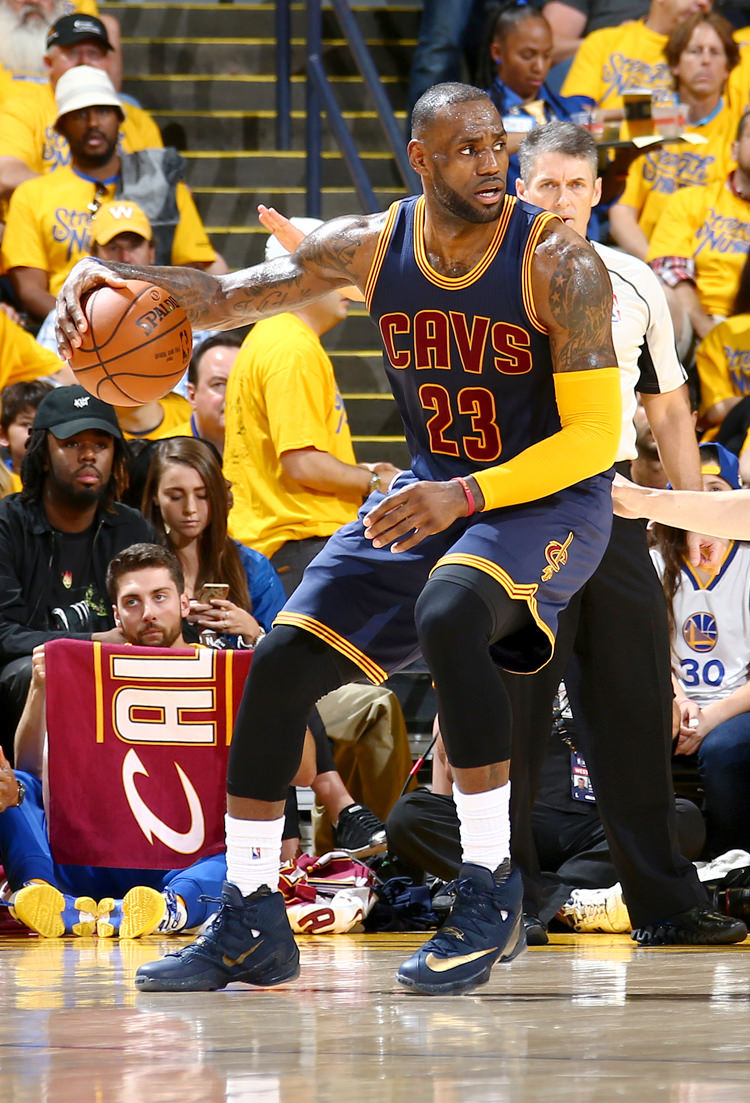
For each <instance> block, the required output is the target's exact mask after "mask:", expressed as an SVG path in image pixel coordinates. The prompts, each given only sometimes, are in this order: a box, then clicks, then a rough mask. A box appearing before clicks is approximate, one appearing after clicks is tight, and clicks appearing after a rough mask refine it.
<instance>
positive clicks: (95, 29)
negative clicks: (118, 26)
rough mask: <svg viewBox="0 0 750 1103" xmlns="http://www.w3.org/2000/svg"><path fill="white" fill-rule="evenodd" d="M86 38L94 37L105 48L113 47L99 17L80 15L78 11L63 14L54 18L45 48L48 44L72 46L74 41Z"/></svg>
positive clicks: (81, 40)
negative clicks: (71, 13)
mask: <svg viewBox="0 0 750 1103" xmlns="http://www.w3.org/2000/svg"><path fill="white" fill-rule="evenodd" d="M87 38H96V39H98V40H99V41H100V42H101V43H102V45H103V46H104V47H106V49H108V50H113V49H114V46H113V45H112V43H111V42H110V41H109V35H108V34H107V28H106V27H105V26H104V24H103V23H102V21H101V19H97V18H96V16H95V15H81V13H80V12H74V14H73V15H63V16H61V17H60V18H59V19H56V20H55V22H54V23H53V24H52V26H51V27H50V29H49V31H48V32H47V49H48V50H49V48H50V46H74V45H75V44H76V42H83V41H84V40H85V39H87Z"/></svg>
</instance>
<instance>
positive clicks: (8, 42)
mask: <svg viewBox="0 0 750 1103" xmlns="http://www.w3.org/2000/svg"><path fill="white" fill-rule="evenodd" d="M86 6H87V5H86V3H85V2H84V3H82V4H80V5H79V4H75V5H74V4H72V3H71V2H70V0H0V103H2V102H3V101H5V100H6V99H8V98H10V97H12V96H17V95H22V94H23V93H24V88H25V89H26V90H28V88H29V86H30V85H33V84H34V83H41V84H46V83H47V68H46V66H47V62H46V60H45V49H48V47H49V39H48V37H47V33H48V31H49V29H50V26H51V25H53V24H54V25H56V23H57V22H59V21H60V19H65V18H68V17H69V18H82V19H87V20H88V19H93V20H94V22H95V23H98V24H99V25H100V27H101V28H102V31H103V33H104V35H105V36H106V37H107V45H108V49H111V51H112V53H111V56H110V57H109V59H108V63H107V67H106V68H107V72H108V73H109V75H110V77H111V78H112V81H113V83H114V84H115V85H116V87H117V88H119V87H120V85H121V83H122V48H121V45H120V24H119V23H118V22H117V20H116V19H115V18H113V16H111V15H102V16H101V17H100V18H99V19H97V18H96V17H95V16H93V15H88V14H86V15H84V13H83V12H82V11H78V12H75V13H74V14H73V15H72V16H71V14H70V13H71V10H72V9H73V8H74V7H82V8H83V7H86ZM90 10H92V11H96V6H95V5H90Z"/></svg>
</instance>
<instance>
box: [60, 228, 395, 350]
mask: <svg viewBox="0 0 750 1103" xmlns="http://www.w3.org/2000/svg"><path fill="white" fill-rule="evenodd" d="M385 217H386V216H385V215H384V214H377V215H368V216H354V217H346V218H337V219H334V220H333V221H332V222H328V223H326V224H325V225H323V226H321V227H320V228H319V229H318V230H315V231H313V233H312V234H309V235H308V236H307V237H306V238H305V239H304V241H302V242H301V243H300V246H299V247H298V249H297V250H296V252H295V253H294V254H292V255H291V256H286V257H281V258H279V259H278V260H273V261H269V262H266V263H264V264H258V265H256V266H255V267H253V268H246V269H243V270H242V271H240V272H232V273H229V274H228V275H226V276H210V275H208V274H207V273H206V272H202V271H200V270H198V269H195V268H158V267H156V268H149V267H138V266H136V265H130V264H116V263H111V262H103V261H100V260H95V259H93V258H87V259H86V260H83V261H80V262H79V263H78V264H77V265H76V266H75V268H73V270H72V271H71V273H70V275H69V276H68V278H67V279H66V281H65V284H64V285H63V287H62V290H61V291H60V294H59V296H58V302H57V334H58V342H59V345H60V351H61V354H62V355H63V356H66V357H68V356H69V355H70V351H71V348H72V347H73V346H75V345H78V344H80V342H81V335H82V334H83V333H84V332H85V331H86V329H87V324H86V319H85V317H84V315H83V311H82V310H81V298H82V297H83V296H84V295H85V294H86V292H88V291H91V290H92V289H93V288H95V287H101V286H102V285H105V284H106V285H109V286H112V287H121V286H122V284H123V281H124V280H129V279H141V280H149V281H150V282H151V283H155V284H158V285H159V286H160V287H163V288H164V289H165V290H167V291H169V292H170V293H171V294H173V295H174V297H175V298H176V299H177V301H178V302H179V303H180V304H181V306H182V307H183V308H184V310H185V311H186V313H187V315H188V319H189V320H190V322H191V324H192V325H193V326H194V327H195V328H199V329H219V330H221V329H234V328H235V327H237V326H241V325H248V324H250V323H251V322H256V321H258V319H260V318H265V317H268V316H270V315H272V314H280V313H282V312H283V311H285V310H294V309H296V308H298V307H300V306H304V305H305V304H306V303H309V302H312V301H314V300H315V299H319V298H321V296H323V295H325V294H327V293H328V292H329V291H331V290H335V289H336V288H343V287H346V286H348V285H350V284H354V285H355V286H357V287H359V288H360V289H361V290H363V289H364V285H365V282H366V280H367V276H368V274H369V271H370V266H371V264H372V258H373V256H374V253H375V248H376V246H377V240H378V235H379V233H380V230H381V229H382V226H383V224H384V222H385Z"/></svg>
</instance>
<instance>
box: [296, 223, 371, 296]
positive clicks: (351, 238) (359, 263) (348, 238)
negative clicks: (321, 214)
mask: <svg viewBox="0 0 750 1103" xmlns="http://www.w3.org/2000/svg"><path fill="white" fill-rule="evenodd" d="M384 217H385V216H384V215H369V216H368V215H363V216H360V217H356V216H349V217H347V218H341V219H335V220H333V221H332V222H331V223H329V224H328V225H327V226H326V227H325V232H324V233H318V232H317V231H314V232H313V233H312V234H310V235H309V237H307V238H305V240H304V241H303V242H301V243H300V246H299V254H300V256H301V257H302V258H303V259H304V260H305V262H306V263H308V264H310V265H312V266H313V267H316V268H318V269H319V270H320V271H321V272H335V273H337V274H339V275H344V276H346V277H347V278H348V279H351V281H352V283H356V282H358V281H359V280H362V279H365V278H366V277H367V273H368V271H369V267H370V263H371V260H372V252H373V249H374V246H375V243H376V241H377V236H378V234H379V233H380V229H381V226H382V222H383V219H384Z"/></svg>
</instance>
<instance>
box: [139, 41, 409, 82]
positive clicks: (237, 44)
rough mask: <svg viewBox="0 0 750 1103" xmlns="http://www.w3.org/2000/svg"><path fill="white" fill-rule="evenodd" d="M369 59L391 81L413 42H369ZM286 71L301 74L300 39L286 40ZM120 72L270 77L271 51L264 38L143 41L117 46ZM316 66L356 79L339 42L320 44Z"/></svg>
mask: <svg viewBox="0 0 750 1103" xmlns="http://www.w3.org/2000/svg"><path fill="white" fill-rule="evenodd" d="M368 45H369V47H370V54H371V56H372V60H373V63H374V64H375V67H376V69H377V71H378V73H381V74H382V73H385V74H388V75H390V76H396V75H398V74H403V73H404V72H408V68H409V64H410V61H411V56H412V53H413V52H414V46H415V43H414V42H413V41H409V40H405V39H394V40H393V41H391V42H383V41H379V42H370V43H368ZM291 46H292V51H291V71H292V72H293V73H303V72H304V70H305V40H304V39H302V38H293V39H292V40H291ZM123 57H124V59H125V69H126V71H127V72H128V73H130V72H140V73H145V72H151V73H158V72H167V73H189V72H190V71H191V68H192V69H194V70H195V71H196V72H199V73H203V74H209V73H217V74H222V75H225V74H227V73H250V72H254V73H273V72H274V71H275V67H276V49H275V44H274V42H273V41H272V40H271V39H267V38H223V39H212V40H206V39H203V38H173V39H149V38H144V39H141V38H130V39H125V40H124V41H123ZM322 61H323V66H324V68H325V69H326V72H328V73H329V74H332V73H341V74H348V75H352V76H354V75H356V74H357V72H358V71H357V67H356V65H355V63H354V59H353V57H352V52H351V49H350V48H349V45H348V43H347V42H346V40H345V39H333V40H330V41H328V42H325V43H324V44H323V51H322Z"/></svg>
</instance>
